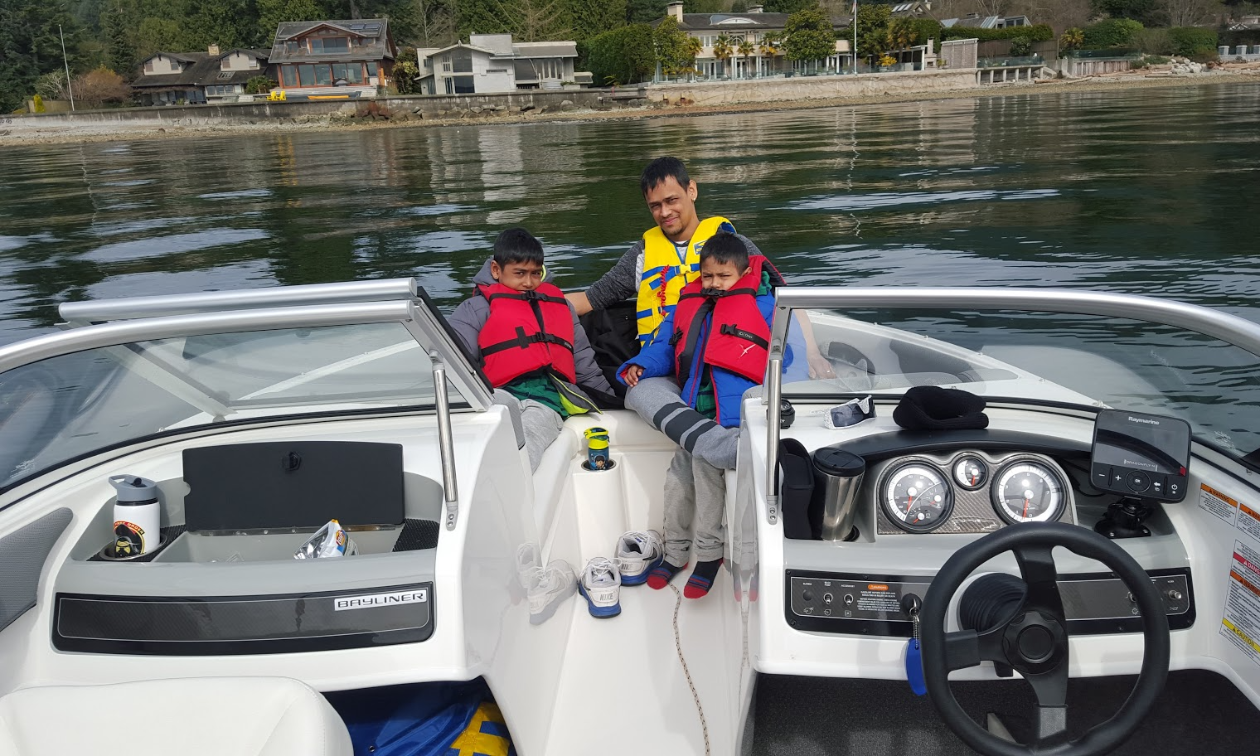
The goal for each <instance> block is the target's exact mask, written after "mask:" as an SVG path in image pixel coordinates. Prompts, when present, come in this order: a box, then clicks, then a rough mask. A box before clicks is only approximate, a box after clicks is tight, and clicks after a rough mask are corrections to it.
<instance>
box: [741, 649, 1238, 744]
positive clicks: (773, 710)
mask: <svg viewBox="0 0 1260 756" xmlns="http://www.w3.org/2000/svg"><path fill="white" fill-rule="evenodd" d="M1133 680H1134V678H1133V677H1106V678H1092V679H1075V680H1072V681H1071V682H1070V684H1069V688H1068V703H1069V706H1070V710H1069V714H1068V724H1069V729H1070V731H1071V732H1072V733H1073V734H1074V735H1080V734H1081V733H1083V732H1084V731H1085V730H1086V729H1088V728H1089V727H1092V726H1093V725H1095V724H1097V723H1099V722H1101V721H1103V720H1105V719H1106V718H1108V717H1110V716H1112V714H1114V713H1115V711H1116V710H1117V709H1118V708H1119V707H1120V705H1121V703H1123V701H1124V700H1125V699H1126V698H1127V697H1128V695H1129V691H1130V690H1131V689H1132V687H1133ZM953 689H954V692H955V695H956V696H957V697H958V700H959V703H960V704H962V706H963V708H964V709H966V710H967V712H968V713H970V714H971V715H972V717H973V718H974V719H975V720H976V721H983V720H982V717H984V715H985V714H986V713H987V712H998V713H999V714H1002V715H1003V721H1004V722H1006V723H1007V724H1008V726H1010V727H1012V729H1013V731H1014V733H1015V734H1016V736H1017V737H1019V732H1018V730H1017V729H1015V728H1018V727H1020V726H1023V727H1025V728H1026V727H1029V726H1031V716H1032V714H1033V712H1034V708H1033V707H1034V703H1033V702H1034V699H1033V697H1032V689H1031V688H1030V687H1029V686H1028V685H1027V684H1026V683H1024V682H1023V681H1022V680H1012V681H1009V682H1006V681H1002V682H960V683H954V684H953ZM755 711H756V720H755V725H754V726H755V729H754V736H753V737H754V740H753V749H752V752H753V754H755V755H757V756H787V754H791V755H792V756H815V755H817V756H823V755H824V754H826V755H827V756H837V755H839V754H861V755H862V756H901V754H910V753H912V754H915V755H916V756H954V755H955V754H958V755H960V756H961V755H964V754H965V755H968V756H969V755H970V754H974V753H975V752H974V751H972V750H971V749H970V748H969V747H967V746H966V745H965V744H964V743H963V742H962V741H961V740H959V739H958V737H957V736H956V735H954V733H953V732H952V731H951V730H950V729H949V728H948V727H946V726H945V723H944V722H943V721H942V720H941V718H940V717H939V716H938V715H937V714H936V711H935V709H933V708H932V704H931V703H930V702H929V701H928V700H927V698H926V697H918V696H915V695H913V694H912V693H911V692H910V689H909V688H908V687H907V686H906V683H904V682H898V681H885V680H839V679H830V678H816V677H786V676H775V675H762V676H760V677H759V678H758V681H757V698H756V710H755ZM1258 726H1260V715H1257V713H1256V709H1255V707H1254V706H1252V704H1251V702H1250V701H1248V700H1247V698H1246V696H1244V695H1243V694H1242V693H1240V692H1239V691H1238V689H1237V688H1235V687H1234V686H1233V685H1232V684H1231V683H1230V682H1229V681H1228V680H1226V679H1225V678H1223V677H1221V676H1220V675H1217V674H1215V673H1212V672H1205V671H1202V670H1184V671H1180V672H1173V673H1171V674H1170V675H1169V677H1168V683H1167V685H1165V687H1164V692H1163V694H1162V695H1161V696H1160V698H1159V700H1158V702H1157V704H1156V708H1155V710H1154V712H1153V713H1152V714H1151V715H1150V716H1149V717H1148V718H1147V720H1146V724H1145V725H1143V726H1142V727H1141V728H1140V729H1139V730H1138V731H1137V733H1135V734H1134V735H1133V737H1132V738H1131V739H1130V740H1129V741H1128V742H1127V743H1125V744H1124V745H1123V746H1121V747H1120V748H1119V749H1118V750H1116V751H1115V752H1114V753H1116V754H1121V755H1122V756H1123V755H1127V756H1145V755H1146V754H1152V753H1196V754H1203V755H1204V756H1209V755H1210V754H1242V753H1255V752H1256V748H1257V746H1256V731H1257V727H1258Z"/></svg>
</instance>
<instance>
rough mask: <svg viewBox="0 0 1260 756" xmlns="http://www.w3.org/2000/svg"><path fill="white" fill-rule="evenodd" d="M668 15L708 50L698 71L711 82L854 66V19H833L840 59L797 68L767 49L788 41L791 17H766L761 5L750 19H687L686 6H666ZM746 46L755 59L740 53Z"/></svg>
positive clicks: (703, 51)
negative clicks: (721, 49) (722, 46)
mask: <svg viewBox="0 0 1260 756" xmlns="http://www.w3.org/2000/svg"><path fill="white" fill-rule="evenodd" d="M665 12H666V16H665V18H673V19H674V20H675V21H676V22H677V23H678V28H679V29H681V30H682V31H684V32H686V33H687V36H689V37H694V38H695V39H698V40H700V44H701V45H702V47H701V49H700V53H699V54H698V55H696V68H697V72H698V73H699V75H701V76H704V77H707V78H734V79H743V78H751V77H754V76H773V75H776V74H784V73H787V72H789V71H795V72H798V73H807V72H808V73H814V72H818V71H830V72H835V73H838V72H840V71H844V70H847V69H848V68H849V67H850V66H851V65H852V63H853V57H852V52H851V48H852V46H853V44H852V42H853V35H852V31H851V30H852V19H851V18H848V17H844V18H836V17H833V18H832V20H831V21H832V27H833V28H834V30H835V32H836V37H837V39H836V47H835V53H834V54H832V55H830V56H829V57H828V58H827V59H826V60H825V61H796V62H793V61H789V60H788V59H787V58H786V57H785V56H784V54H783V49H782V46H780V47H778V48H777V50H776V53H775V54H774V55H770V54H768V51H769V47H768V46H767V45H768V43H769V42H770V41H771V40H774V39H775V38H778V39H780V40H781V39H782V36H783V32H784V29H785V27H786V26H787V20H788V16H789V15H790V14H788V13H766V12H765V9H764V7H763V6H761V5H754V6H752V7H750V8H749V9H748V11H747V12H745V13H733V12H732V13H683V4H682V3H681V2H671V3H670V4H669V5H667V6H665ZM664 20H665V19H664V18H662V19H658V20H656V21H654V22H652V25H653V26H657V25H659V24H660V23H661V22H662V21H664ZM720 37H725V38H726V43H727V45H728V46H729V48H730V55H729V56H728V57H727V58H726V59H725V60H723V59H721V58H719V57H718V56H717V54H716V53H715V51H714V46H715V45H718V43H719V38H720ZM744 41H747V42H749V43H751V44H752V45H753V52H752V54H751V55H743V54H741V53H740V52H739V44H740V43H741V42H744Z"/></svg>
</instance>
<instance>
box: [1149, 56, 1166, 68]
mask: <svg viewBox="0 0 1260 756" xmlns="http://www.w3.org/2000/svg"><path fill="white" fill-rule="evenodd" d="M1146 62H1147V63H1149V64H1150V65H1152V66H1162V65H1164V64H1165V63H1167V62H1168V58H1165V57H1164V56H1163V55H1147V56H1146Z"/></svg>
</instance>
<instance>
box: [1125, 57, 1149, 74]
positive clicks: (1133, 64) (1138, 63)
mask: <svg viewBox="0 0 1260 756" xmlns="http://www.w3.org/2000/svg"><path fill="white" fill-rule="evenodd" d="M1129 68H1131V69H1133V70H1134V71H1137V70H1141V69H1143V68H1146V61H1145V60H1143V59H1142V58H1138V59H1137V60H1131V61H1129Z"/></svg>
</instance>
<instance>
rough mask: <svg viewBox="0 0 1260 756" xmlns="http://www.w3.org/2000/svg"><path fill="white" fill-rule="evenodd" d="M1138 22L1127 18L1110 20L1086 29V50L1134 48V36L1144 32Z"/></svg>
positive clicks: (1083, 45) (1084, 46) (1084, 45)
mask: <svg viewBox="0 0 1260 756" xmlns="http://www.w3.org/2000/svg"><path fill="white" fill-rule="evenodd" d="M1142 28H1143V27H1142V25H1141V24H1140V23H1138V22H1137V21H1133V20H1130V19H1127V18H1109V19H1107V20H1106V21H1099V22H1098V23H1096V24H1090V25H1089V26H1087V27H1085V41H1084V42H1083V43H1082V45H1081V46H1082V47H1083V48H1084V49H1086V50H1105V49H1106V48H1108V47H1132V46H1133V44H1134V35H1136V34H1137V33H1138V32H1139V31H1141V30H1142Z"/></svg>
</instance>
